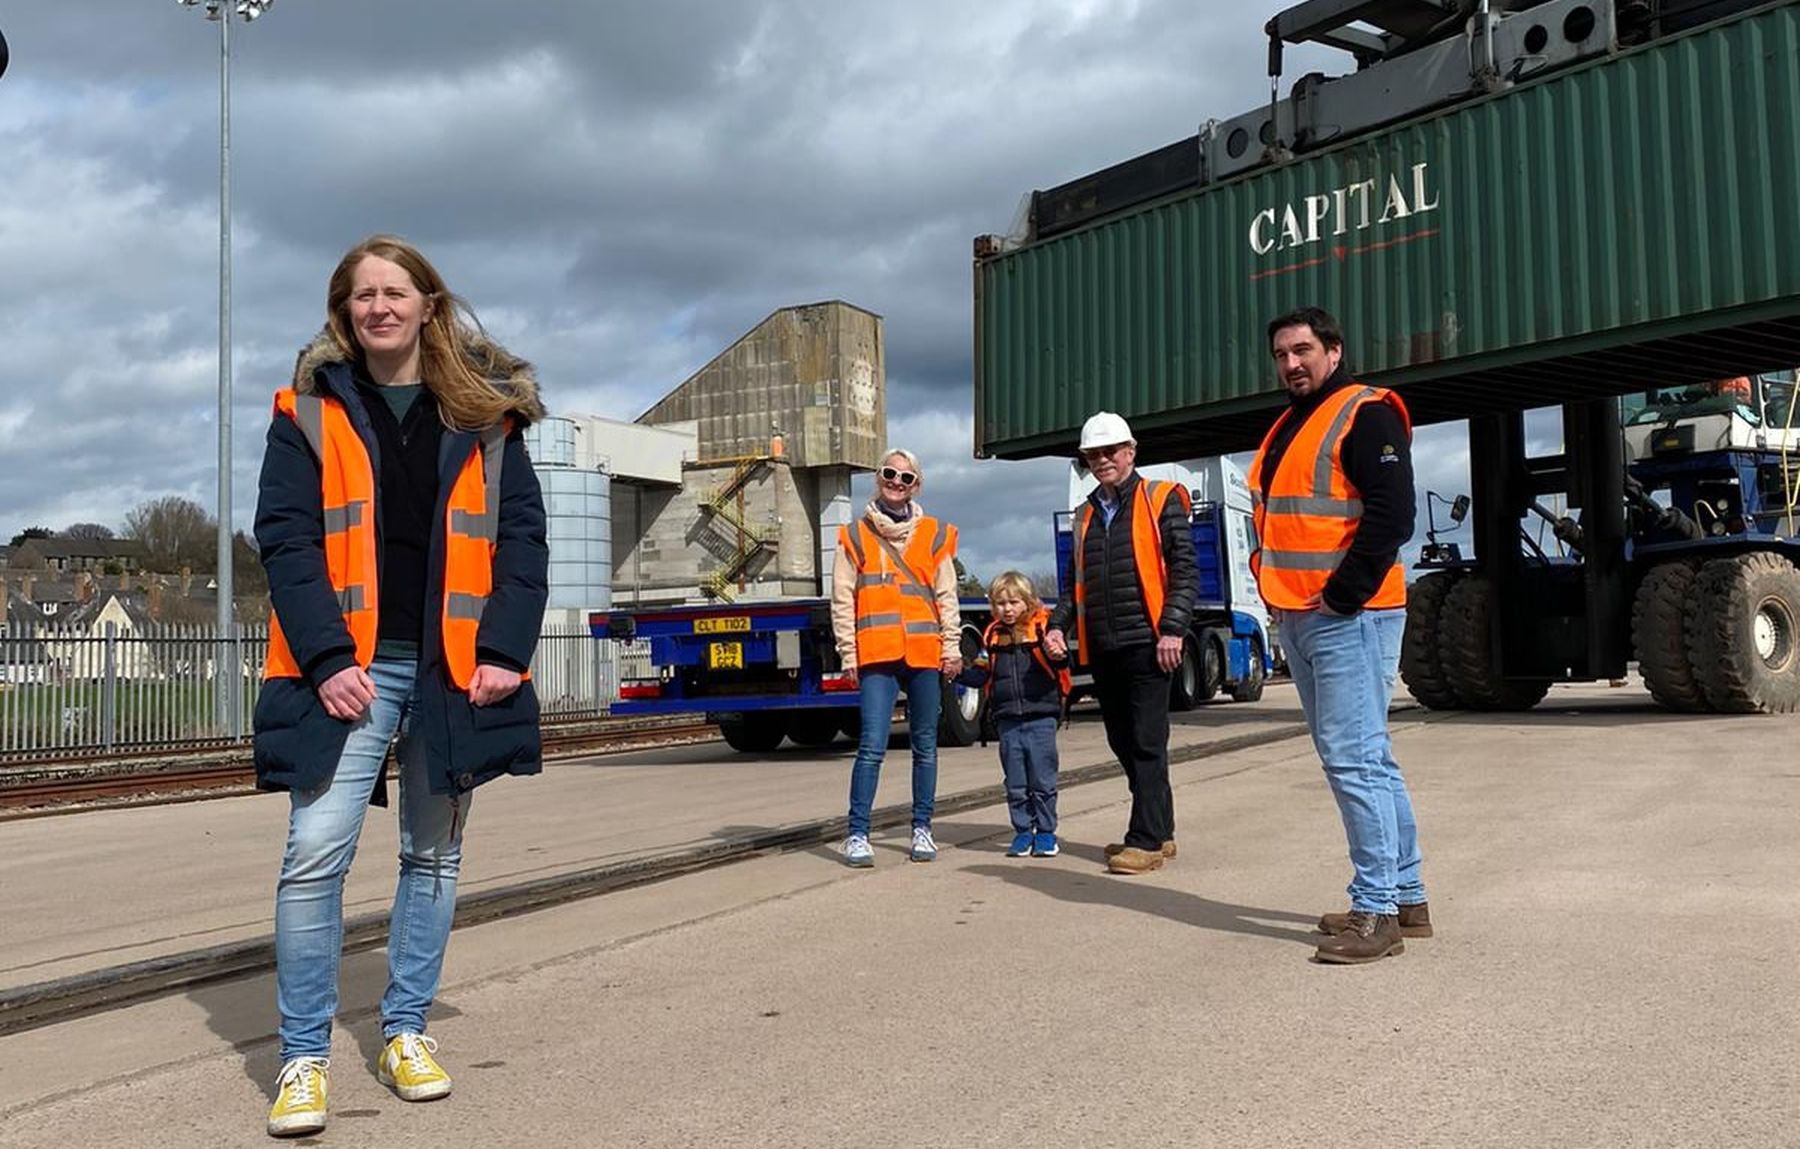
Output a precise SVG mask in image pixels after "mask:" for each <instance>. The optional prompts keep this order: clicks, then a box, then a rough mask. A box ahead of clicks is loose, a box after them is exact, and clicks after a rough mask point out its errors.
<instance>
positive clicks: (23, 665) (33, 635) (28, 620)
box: [0, 589, 56, 685]
mask: <svg viewBox="0 0 1800 1149" xmlns="http://www.w3.org/2000/svg"><path fill="white" fill-rule="evenodd" d="M0 596H3V597H4V598H5V600H6V616H5V625H4V626H0V682H3V683H12V684H14V685H20V684H24V683H37V682H49V681H50V680H51V678H52V677H53V674H54V667H55V665H56V664H55V663H54V662H53V661H51V658H50V653H49V651H47V650H45V649H44V640H43V639H42V638H41V637H40V634H41V632H42V630H43V626H44V612H43V611H41V610H39V609H38V608H37V607H36V606H35V605H33V604H32V602H31V600H30V599H28V598H26V597H25V596H24V595H22V594H20V593H18V592H17V591H15V590H10V589H0Z"/></svg>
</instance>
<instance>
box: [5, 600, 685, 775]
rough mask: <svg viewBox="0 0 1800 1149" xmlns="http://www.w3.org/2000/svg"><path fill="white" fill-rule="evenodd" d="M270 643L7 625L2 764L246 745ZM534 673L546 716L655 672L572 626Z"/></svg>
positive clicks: (566, 713) (198, 629)
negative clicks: (130, 752) (625, 682)
mask: <svg viewBox="0 0 1800 1149" xmlns="http://www.w3.org/2000/svg"><path fill="white" fill-rule="evenodd" d="M268 644H269V636H268V629H267V627H264V626H254V627H240V628H239V633H238V634H237V636H236V637H235V638H222V637H221V636H220V635H219V634H218V631H217V629H216V628H214V627H211V626H173V625H162V626H153V627H146V628H143V629H141V630H138V629H130V628H128V627H122V626H120V625H118V624H116V623H107V624H105V625H104V626H103V627H102V628H101V632H100V633H97V634H96V633H94V632H92V631H88V630H75V629H67V628H57V627H54V626H51V627H43V626H38V627H31V628H29V629H27V628H22V627H14V626H6V627H0V762H8V761H19V760H23V759H33V758H51V757H62V756H80V755H87V754H112V753H120V752H127V751H132V752H137V751H154V750H158V749H170V750H178V749H180V748H182V747H189V746H194V747H197V746H209V745H212V746H217V745H230V744H233V743H239V742H243V741H245V740H247V738H248V736H249V729H250V716H251V715H252V714H253V713H254V712H255V709H256V695H257V691H258V689H259V687H260V686H261V683H262V666H263V659H264V656H265V655H266V654H267V651H268ZM531 669H532V681H533V682H534V684H535V685H536V687H537V692H538V698H539V700H540V702H541V704H542V707H543V714H544V717H545V719H546V720H558V719H569V720H573V719H581V718H597V717H601V716H604V715H605V714H606V713H607V712H608V710H609V709H610V707H611V704H612V701H613V699H615V698H616V697H618V683H619V679H620V678H621V677H626V678H632V677H642V676H644V675H647V674H649V673H650V671H649V670H648V650H647V648H645V647H644V646H643V644H631V645H629V646H625V645H620V644H614V643H611V642H601V641H598V640H596V639H594V638H593V637H592V636H591V635H590V634H589V633H588V631H587V628H586V627H585V626H577V625H571V624H564V625H557V626H546V627H545V629H544V633H543V635H542V636H541V638H540V640H539V642H538V649H537V655H536V657H535V658H534V659H533V660H532V668H531Z"/></svg>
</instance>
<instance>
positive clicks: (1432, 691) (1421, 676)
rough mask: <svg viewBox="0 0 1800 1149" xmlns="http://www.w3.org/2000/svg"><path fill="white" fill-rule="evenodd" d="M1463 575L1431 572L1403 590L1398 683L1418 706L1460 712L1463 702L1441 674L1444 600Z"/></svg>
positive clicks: (1442, 671)
mask: <svg viewBox="0 0 1800 1149" xmlns="http://www.w3.org/2000/svg"><path fill="white" fill-rule="evenodd" d="M1461 577H1462V575H1461V573H1460V572H1458V571H1432V572H1431V573H1430V574H1428V575H1426V576H1425V577H1423V578H1421V579H1419V580H1418V581H1417V582H1415V583H1413V584H1412V585H1411V586H1409V587H1407V588H1406V635H1405V637H1403V638H1402V639H1401V640H1400V679H1401V681H1403V682H1405V683H1406V689H1407V690H1408V691H1410V692H1411V693H1412V696H1413V697H1414V698H1416V699H1418V701H1419V705H1421V706H1426V707H1429V708H1431V709H1432V710H1460V709H1462V705H1463V701H1462V698H1461V697H1460V696H1459V695H1458V694H1457V693H1456V688H1455V687H1453V686H1451V685H1450V677H1449V675H1447V674H1445V672H1444V654H1443V643H1444V639H1443V633H1442V628H1443V622H1444V599H1446V598H1447V597H1449V595H1450V588H1451V587H1454V586H1455V585H1456V582H1457V580H1458V579H1459V578H1461Z"/></svg>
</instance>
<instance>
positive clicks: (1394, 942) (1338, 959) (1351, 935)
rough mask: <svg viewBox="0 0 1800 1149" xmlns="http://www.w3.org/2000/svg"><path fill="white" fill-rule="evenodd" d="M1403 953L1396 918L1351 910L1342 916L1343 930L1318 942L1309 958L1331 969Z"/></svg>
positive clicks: (1404, 950) (1403, 948)
mask: <svg viewBox="0 0 1800 1149" xmlns="http://www.w3.org/2000/svg"><path fill="white" fill-rule="evenodd" d="M1405 952H1406V942H1405V940H1404V939H1402V938H1401V937H1400V919H1399V918H1398V917H1397V916H1393V915H1389V914H1371V913H1365V912H1363V911H1362V910H1351V911H1350V912H1349V913H1348V914H1345V915H1344V928H1343V930H1342V931H1340V932H1339V933H1336V934H1333V935H1332V936H1331V937H1329V938H1326V939H1325V940H1324V941H1322V942H1320V943H1319V949H1318V952H1317V953H1315V954H1314V955H1313V957H1314V959H1316V960H1318V961H1322V962H1330V963H1332V964H1334V965H1360V964H1362V963H1363V962H1371V961H1380V960H1381V959H1382V958H1384V957H1392V956H1393V955H1395V954H1400V953H1405Z"/></svg>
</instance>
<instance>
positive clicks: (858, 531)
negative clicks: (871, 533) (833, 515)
mask: <svg viewBox="0 0 1800 1149" xmlns="http://www.w3.org/2000/svg"><path fill="white" fill-rule="evenodd" d="M844 533H845V534H846V535H848V536H849V538H850V553H851V554H853V555H855V556H856V565H857V566H858V567H859V568H860V567H861V566H862V565H863V545H862V524H861V523H860V522H855V523H851V524H850V525H849V526H847V527H845V528H844Z"/></svg>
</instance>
